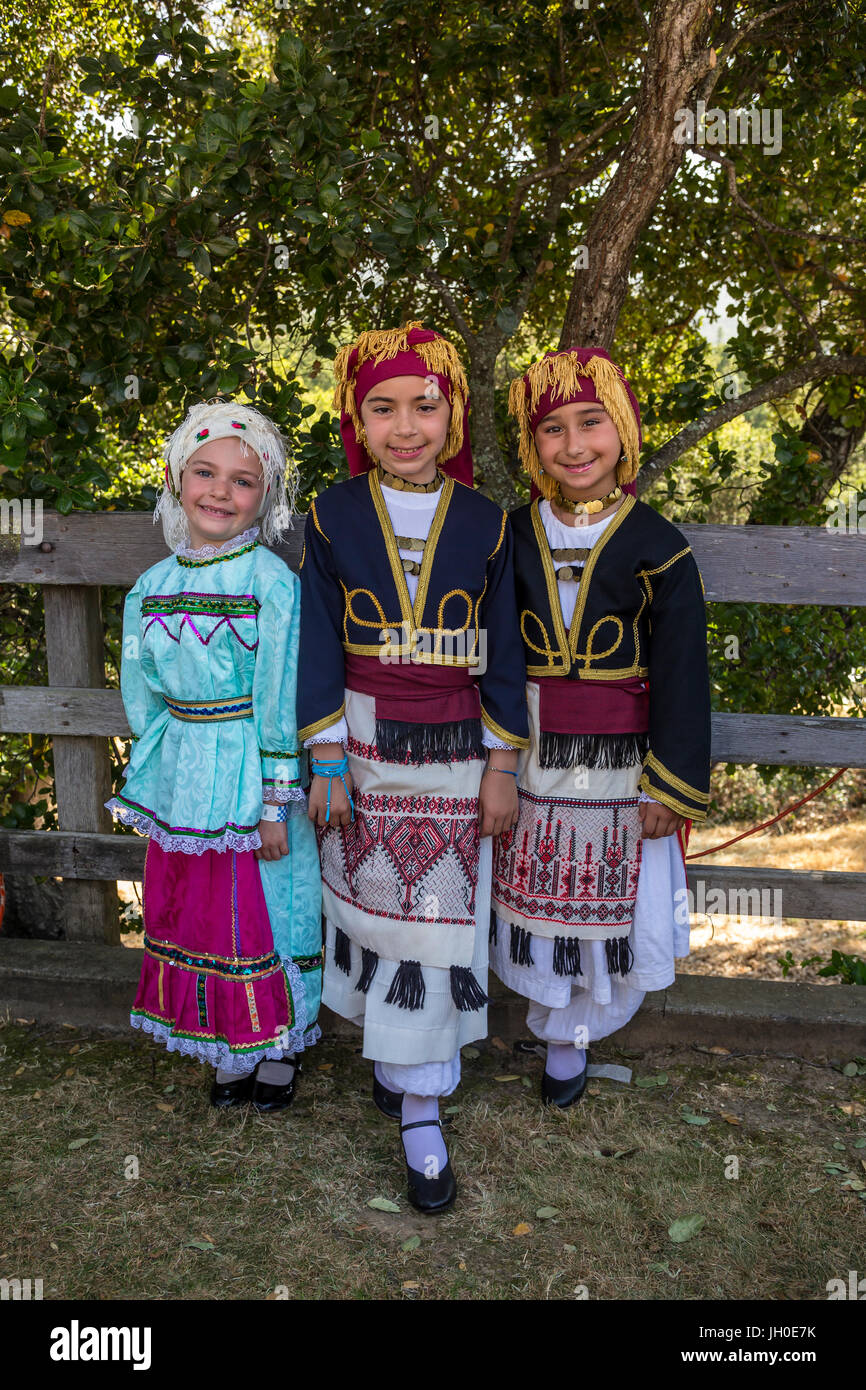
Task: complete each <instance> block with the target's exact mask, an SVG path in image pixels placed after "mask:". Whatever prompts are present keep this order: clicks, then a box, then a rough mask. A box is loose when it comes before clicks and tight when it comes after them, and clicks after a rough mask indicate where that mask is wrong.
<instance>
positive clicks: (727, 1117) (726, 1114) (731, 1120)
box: [719, 1110, 743, 1125]
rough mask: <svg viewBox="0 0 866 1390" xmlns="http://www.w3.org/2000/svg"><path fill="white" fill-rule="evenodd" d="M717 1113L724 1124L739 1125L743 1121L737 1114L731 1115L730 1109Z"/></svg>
mask: <svg viewBox="0 0 866 1390" xmlns="http://www.w3.org/2000/svg"><path fill="white" fill-rule="evenodd" d="M719 1115H720V1116H721V1118H722V1119H723V1120H724V1122H725V1124H726V1125H741V1124H742V1123H743V1122H742V1120H741V1119H740V1117H739V1115H732V1114H731V1112H730V1110H720V1111H719Z"/></svg>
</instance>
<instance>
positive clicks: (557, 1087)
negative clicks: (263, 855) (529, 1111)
mask: <svg viewBox="0 0 866 1390" xmlns="http://www.w3.org/2000/svg"><path fill="white" fill-rule="evenodd" d="M585 1090H586V1067H584V1069H583V1071H582V1072H581V1073H580V1075H579V1076H570V1077H568V1079H567V1080H566V1081H557V1080H556V1079H555V1077H552V1076H548V1074H547V1072H545V1073H544V1075H543V1076H542V1078H541V1099H542V1100H543V1101H544V1103H545V1105H555V1106H557V1107H558V1109H560V1110H567V1109H568V1107H569V1106H570V1105H576V1104H577V1102H578V1101H579V1100H580V1098H581V1096H582V1095H583V1093H584V1091H585Z"/></svg>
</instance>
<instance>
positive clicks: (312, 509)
mask: <svg viewBox="0 0 866 1390" xmlns="http://www.w3.org/2000/svg"><path fill="white" fill-rule="evenodd" d="M310 515H311V516H312V518H313V524H314V526H315V528H316V530H317V531H318V533H319V535H320V536H321V537H322V539H323V540H326V541H328V545H330V544H331V542H330V540H328V537H327V536H326V535H325V533H324V531H323V530H322V528H321V526H320V525H319V518H318V515H317V513H316V504H315V502H311V503H310Z"/></svg>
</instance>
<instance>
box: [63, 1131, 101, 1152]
mask: <svg viewBox="0 0 866 1390" xmlns="http://www.w3.org/2000/svg"><path fill="white" fill-rule="evenodd" d="M98 1137H99V1136H98V1135H96V1134H91V1135H90V1136H89V1137H88V1138H87V1139H73V1141H72V1143H71V1144H67V1145H66V1147H67V1149H83V1148H84V1145H85V1144H92V1143H93V1141H94V1139H97V1138H98Z"/></svg>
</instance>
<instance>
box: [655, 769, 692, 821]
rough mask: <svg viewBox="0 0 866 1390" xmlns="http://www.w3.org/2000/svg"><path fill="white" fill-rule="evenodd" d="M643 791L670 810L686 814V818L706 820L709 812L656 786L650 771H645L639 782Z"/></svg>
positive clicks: (679, 814) (678, 813)
mask: <svg viewBox="0 0 866 1390" xmlns="http://www.w3.org/2000/svg"><path fill="white" fill-rule="evenodd" d="M638 786H639V787H640V789H641V791H643V792H646V794H647V796H651V797H652V798H653V800H654V801H660V802H661V803H662V805H663V806H667V807H668V809H669V810H671V811H676V813H677V815H678V816H684V817H685V819H686V820H705V819H706V815H707V812H706V810H705V809H703V808H701V809H700V810H697V809H696V808H695V807H694V806H686V805H685V804H684V802H682V801H678V800H677V798H676V797H675V796H671V794H670V792H667V791H663V790H662V789H661V787H656V786H654V785H653V783H652V782H651V781H650V777H649V773H648V772H645V773H644V774H643V776H642V777H641V779H640V782H639V783H638Z"/></svg>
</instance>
